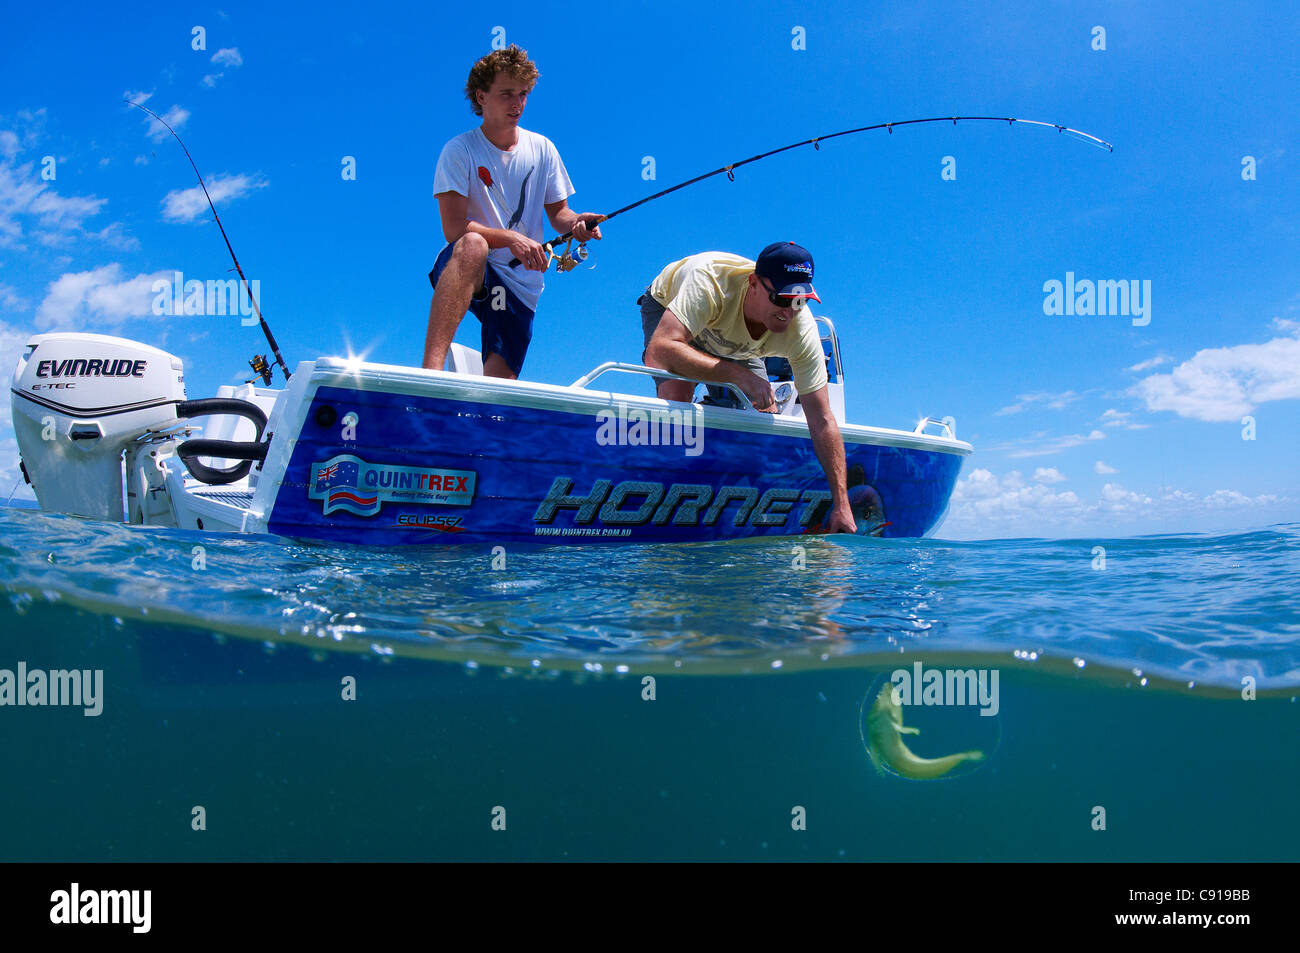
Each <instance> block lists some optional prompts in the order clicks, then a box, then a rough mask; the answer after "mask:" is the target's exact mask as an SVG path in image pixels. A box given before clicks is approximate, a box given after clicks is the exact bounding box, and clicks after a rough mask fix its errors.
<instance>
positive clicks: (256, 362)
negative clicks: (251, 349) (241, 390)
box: [244, 354, 271, 385]
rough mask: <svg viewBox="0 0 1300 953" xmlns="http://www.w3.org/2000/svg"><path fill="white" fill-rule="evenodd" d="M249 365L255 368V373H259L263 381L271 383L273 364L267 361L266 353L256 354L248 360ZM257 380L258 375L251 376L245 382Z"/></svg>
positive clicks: (249, 382)
mask: <svg viewBox="0 0 1300 953" xmlns="http://www.w3.org/2000/svg"><path fill="white" fill-rule="evenodd" d="M248 366H249V367H251V368H252V369H253V373H254V374H257V375H259V376H260V377H261V378H262V382H263V383H265V384H268V385H269V384H270V383H271V365H270V364H268V363H266V355H265V354H254V355H253V359H252V360H251V361H249V362H248ZM255 380H257V378H256V377H251V378H249V379H248V380H246V381H244V383H245V384H251V383H253V381H255Z"/></svg>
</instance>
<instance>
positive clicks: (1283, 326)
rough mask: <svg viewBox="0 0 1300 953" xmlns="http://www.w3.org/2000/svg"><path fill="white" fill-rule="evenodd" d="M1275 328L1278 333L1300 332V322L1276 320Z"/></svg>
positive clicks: (1274, 321)
mask: <svg viewBox="0 0 1300 953" xmlns="http://www.w3.org/2000/svg"><path fill="white" fill-rule="evenodd" d="M1273 327H1274V329H1275V330H1278V331H1300V321H1296V320H1294V319H1292V318H1274V319H1273Z"/></svg>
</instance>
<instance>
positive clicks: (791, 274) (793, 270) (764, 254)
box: [754, 242, 822, 304]
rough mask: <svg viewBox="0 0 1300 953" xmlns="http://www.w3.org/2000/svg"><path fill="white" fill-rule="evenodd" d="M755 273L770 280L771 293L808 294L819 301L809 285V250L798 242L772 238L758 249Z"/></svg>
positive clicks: (811, 270)
mask: <svg viewBox="0 0 1300 953" xmlns="http://www.w3.org/2000/svg"><path fill="white" fill-rule="evenodd" d="M754 273H755V274H756V275H758V276H759V277H760V278H766V279H767V280H768V281H769V282H771V285H772V291H773V293H774V294H778V295H791V296H795V295H798V296H803V297H808V298H812V299H813V300H814V301H816V302H817V303H818V304H821V300H822V299H821V298H819V297H817V292H815V291H813V286H812V279H813V260H812V252H810V251H808V249H806V248H804V247H802V246H801V245H796V244H795V243H794V242H773V243H772V244H771V245H768V246H767V247H766V248H764V249H763V250H762V251H761V252H759V253H758V260H757V261H756V262H755V263H754Z"/></svg>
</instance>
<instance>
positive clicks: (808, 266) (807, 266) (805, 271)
mask: <svg viewBox="0 0 1300 953" xmlns="http://www.w3.org/2000/svg"><path fill="white" fill-rule="evenodd" d="M785 270H786V271H793V272H797V273H799V274H801V275H807V276H808V277H809V278H811V277H812V262H810V261H803V262H800V263H799V264H797V265H786V266H785Z"/></svg>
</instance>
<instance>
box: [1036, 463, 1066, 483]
mask: <svg viewBox="0 0 1300 953" xmlns="http://www.w3.org/2000/svg"><path fill="white" fill-rule="evenodd" d="M1067 479H1068V477H1066V475H1065V474H1064V473H1062V472H1061V471H1060V470H1058V469H1056V467H1039V468H1038V469H1037V470H1035V471H1034V482H1035V483H1064V482H1065V481H1066V480H1067Z"/></svg>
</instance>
